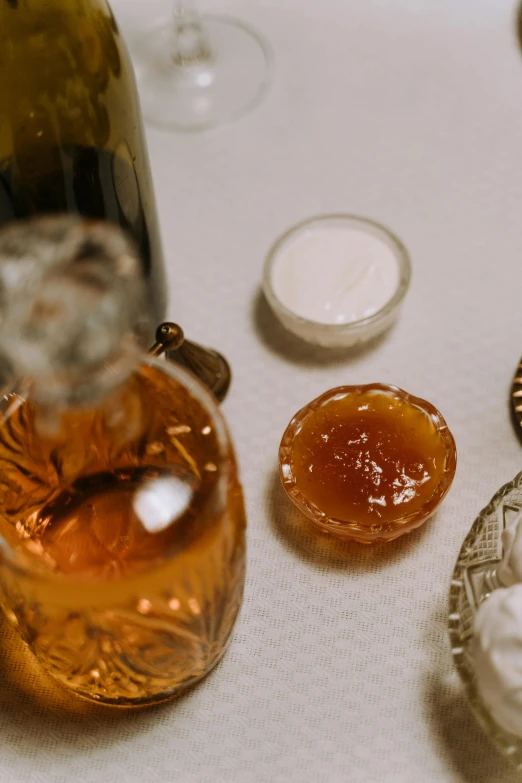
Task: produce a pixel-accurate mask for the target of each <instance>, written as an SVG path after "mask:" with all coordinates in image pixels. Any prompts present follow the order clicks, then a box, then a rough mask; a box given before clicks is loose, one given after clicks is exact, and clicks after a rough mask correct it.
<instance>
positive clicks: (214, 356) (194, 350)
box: [149, 321, 232, 402]
mask: <svg viewBox="0 0 522 783" xmlns="http://www.w3.org/2000/svg"><path fill="white" fill-rule="evenodd" d="M149 353H150V354H152V355H153V356H161V355H162V354H163V353H164V354H165V356H166V357H167V359H168V360H169V361H171V362H175V363H176V364H179V365H181V366H182V367H186V368H187V369H189V370H191V371H192V372H193V373H194V375H196V376H197V377H198V378H199V380H200V381H201V382H202V383H203V384H204V385H205V386H207V388H209V389H210V391H211V392H212V393H213V394H214V396H215V397H216V399H217V400H218V402H223V400H224V399H225V397H226V395H227V392H228V390H229V388H230V383H231V380H232V371H231V369H230V365H229V363H228V362H227V360H226V359H225V357H224V356H222V355H221V354H220V353H218V352H217V351H214V350H213V349H212V348H203V347H202V346H201V345H197V343H192V342H190V341H189V340H186V339H185V335H184V333H183V329H182V328H181V326H178V324H174V323H170V322H168V321H167V322H165V323H163V324H161V325H160V326H159V327H158V329H157V330H156V342H155V343H154V345H153V346H152V348H151V349H150V350H149Z"/></svg>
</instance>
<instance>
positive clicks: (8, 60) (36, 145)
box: [0, 0, 166, 328]
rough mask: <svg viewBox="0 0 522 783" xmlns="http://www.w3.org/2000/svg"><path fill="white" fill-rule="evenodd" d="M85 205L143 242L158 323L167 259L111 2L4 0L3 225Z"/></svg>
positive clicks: (0, 72) (87, 212)
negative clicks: (163, 252) (165, 260)
mask: <svg viewBox="0 0 522 783" xmlns="http://www.w3.org/2000/svg"><path fill="white" fill-rule="evenodd" d="M57 212H76V213H79V214H80V215H82V216H84V217H87V218H93V219H102V220H105V221H109V222H112V223H116V224H118V225H119V226H120V227H121V228H123V229H124V230H126V231H127V232H128V233H129V234H130V235H131V236H132V237H133V239H134V241H135V242H136V245H137V247H138V250H139V255H140V258H141V262H142V264H143V272H144V275H145V278H146V280H147V283H148V287H149V293H150V299H151V301H150V305H151V311H152V314H153V318H154V319H155V320H156V324H154V323H151V328H153V327H154V325H157V323H158V322H159V321H161V320H162V319H163V317H164V315H165V305H166V301H165V290H166V289H165V285H164V266H163V258H162V249H161V242H160V238H159V231H158V221H157V215H156V206H155V200H154V194H153V189H152V182H151V175H150V169H149V162H148V156H147V150H146V145H145V140H144V133H143V127H142V119H141V114H140V107H139V102H138V97H137V92H136V85H135V80H134V73H133V69H132V65H131V63H130V59H129V56H128V53H127V50H126V47H125V44H124V42H123V40H122V38H121V37H120V35H119V32H118V28H117V25H116V22H115V19H114V16H113V14H112V12H111V10H110V9H109V7H108V5H107V3H106V2H105V0H0V226H1V225H3V224H5V223H7V222H9V221H12V220H17V219H22V218H27V217H30V216H33V215H35V214H40V213H57Z"/></svg>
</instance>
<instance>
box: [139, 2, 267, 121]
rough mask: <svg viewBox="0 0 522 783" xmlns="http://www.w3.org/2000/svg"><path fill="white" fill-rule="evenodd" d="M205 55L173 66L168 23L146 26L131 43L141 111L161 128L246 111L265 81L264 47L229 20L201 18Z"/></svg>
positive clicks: (248, 31) (227, 117) (231, 116)
mask: <svg viewBox="0 0 522 783" xmlns="http://www.w3.org/2000/svg"><path fill="white" fill-rule="evenodd" d="M201 24H202V27H203V30H204V33H205V36H206V39H207V40H208V43H209V46H210V56H209V57H208V58H206V59H203V60H202V61H201V62H195V63H191V64H184V65H180V64H176V63H175V62H174V59H173V57H172V34H173V30H172V22H168V21H163V22H160V23H158V24H156V25H155V26H153V27H151V28H149V29H148V30H147V31H146V33H145V34H144V35H143V36H141V38H139V39H138V40H137V41H136V42H135V46H134V47H133V60H134V66H135V69H136V76H137V80H138V86H139V91H140V99H141V107H142V112H143V115H144V117H145V119H146V120H148V121H149V122H150V123H152V124H154V125H156V126H158V127H161V128H164V129H167V130H180V131H197V130H206V129H208V128H213V127H216V126H218V125H224V124H227V123H229V122H232V121H233V120H236V119H238V118H239V117H241V116H242V115H243V114H246V113H247V112H249V111H251V110H252V109H253V108H254V107H255V106H257V104H258V103H259V102H260V101H261V99H262V98H263V96H264V94H265V92H266V90H267V88H268V86H269V83H270V62H271V56H270V50H269V48H268V46H267V44H266V43H265V42H264V41H263V39H262V38H260V37H259V36H258V35H257V33H255V32H254V31H253V30H251V29H250V28H248V27H247V26H245V25H243V24H242V23H240V22H237V21H236V20H234V19H228V18H227V17H218V16H203V17H202V19H201Z"/></svg>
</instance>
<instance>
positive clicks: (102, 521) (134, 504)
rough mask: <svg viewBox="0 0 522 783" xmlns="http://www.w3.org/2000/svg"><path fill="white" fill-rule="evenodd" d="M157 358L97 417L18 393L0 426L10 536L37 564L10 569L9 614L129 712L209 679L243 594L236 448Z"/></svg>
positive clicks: (0, 481)
mask: <svg viewBox="0 0 522 783" xmlns="http://www.w3.org/2000/svg"><path fill="white" fill-rule="evenodd" d="M160 364H161V363H159V362H158V360H154V361H152V360H151V362H150V363H144V364H142V365H141V367H140V369H139V370H138V371H137V372H136V373H135V374H134V375H133V376H132V377H131V379H130V380H129V381H127V383H126V384H125V386H124V387H123V388H122V389H119V390H118V391H117V392H114V393H112V395H110V396H109V397H108V398H107V399H105V400H103V402H102V403H101V404H100V406H99V407H97V408H92V409H87V408H76V409H69V410H66V411H63V412H62V413H59V414H56V416H53V415H49V414H45V413H42V411H41V410H40V409H39V408H37V407H36V406H35V405H33V404H32V403H31V402H24V401H23V400H22V399H21V398H16V397H11V398H10V399H8V400H7V401H6V405H9V406H11V407H12V409H13V412H11V414H10V416H9V417H7V418H6V420H5V422H4V424H3V426H2V427H0V510H1V511H0V534H1V535H2V536H3V538H4V539H5V540H6V541H7V542H8V543H9V545H10V546H11V548H12V549H13V550H14V551H16V552H17V553H18V554H19V555H20V556H21V557H22V560H23V562H24V563H25V564H26V565H27V568H26V576H23V575H22V576H20V574H17V578H16V580H15V579H14V578H13V575H12V572H11V571H10V569H9V568H3V569H2V570H3V571H4V572H5V573H2V581H3V586H2V588H1V590H2V603H3V604H4V608H5V609H6V612H7V614H8V616H9V617H10V619H11V620H13V621H14V622H15V623H16V624H17V625H18V626H19V628H20V630H21V632H22V636H23V638H24V639H25V640H26V641H28V642H29V643H30V646H31V648H32V650H33V652H34V653H35V654H36V656H37V658H38V659H39V661H40V662H41V663H42V664H43V665H44V667H45V668H46V669H47V670H48V671H49V672H50V673H51V674H53V675H54V676H55V677H56V678H57V679H58V680H59V681H60V682H62V683H63V684H65V685H67V686H68V687H69V688H70V689H72V690H73V691H75V692H76V693H77V694H78V695H80V696H84V697H87V698H90V699H94V700H97V701H101V702H104V703H108V704H116V705H121V706H132V705H134V704H136V705H139V704H144V703H150V702H151V701H159V700H162V699H163V698H168V697H169V696H171V695H173V694H174V693H176V692H178V691H179V690H180V689H182V688H184V687H186V686H188V685H190V684H191V683H192V682H194V681H196V680H198V679H199V678H200V677H201V676H203V675H204V674H205V673H206V672H207V671H208V670H209V669H210V668H211V667H212V666H213V665H214V664H215V663H216V662H217V660H219V658H220V656H221V654H222V652H223V651H224V649H225V647H226V643H227V641H228V638H229V636H230V633H231V630H232V627H233V624H234V621H235V619H236V615H237V613H238V611H239V607H240V603H241V598H242V590H243V581H244V568H245V554H244V551H245V550H244V528H245V516H244V509H243V501H242V495H241V488H240V485H239V483H238V480H237V475H236V467H235V462H234V457H233V454H232V453H230V454H227V455H225V457H224V455H223V444H222V442H221V443H220V437H221V438H222V435H220V433H219V432H217V431H216V424H215V421H213V420H212V418H211V416H210V414H209V413H208V412H207V410H206V409H205V407H204V406H203V405H202V404H201V403H200V402H199V401H198V399H196V397H194V396H192V395H191V394H190V392H189V390H188V389H187V387H185V386H184V385H182V384H181V383H179V382H178V381H177V380H176V379H175V378H174V377H172V376H170V375H169V374H167V373H165V372H164V371H163V370H162V369H161V368H160V366H159V365H160ZM0 565H1V560H0ZM31 574H32V575H31Z"/></svg>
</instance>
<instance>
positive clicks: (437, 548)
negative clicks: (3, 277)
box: [0, 0, 522, 783]
mask: <svg viewBox="0 0 522 783" xmlns="http://www.w3.org/2000/svg"><path fill="white" fill-rule="evenodd" d="M113 6H114V9H115V11H116V14H117V16H118V17H119V18H120V20H121V23H122V27H123V30H124V31H132V29H133V28H135V26H136V25H138V24H143V22H144V20H146V19H148V18H150V17H151V16H152V15H153V13H154V12H155V10H156V9H159V8H164V9H167V8H168V6H169V2H168V0H166V1H162V0H114V2H113ZM202 6H203V8H204V9H212V10H213V11H223V12H227V13H231V14H234V15H236V16H239V17H241V18H243V19H244V20H245V21H247V22H249V23H251V24H252V25H254V26H255V27H256V28H257V29H258V30H259V31H260V32H262V33H263V34H264V35H265V36H266V38H267V39H268V40H269V41H270V43H271V45H272V47H273V50H274V55H275V70H274V82H273V87H272V90H271V93H270V95H269V96H268V98H267V100H266V101H265V102H264V103H263V104H262V105H261V106H259V108H258V109H257V110H256V111H255V112H254V113H252V114H250V115H249V116H247V117H245V118H244V119H243V120H241V121H240V122H237V123H235V124H234V125H232V126H231V127H228V128H223V129H221V130H217V131H214V132H210V133H206V134H200V135H174V134H172V135H169V134H166V133H161V132H159V131H154V130H152V129H151V130H149V132H148V140H149V144H150V154H151V160H152V169H153V174H154V179H155V186H156V192H157V198H158V204H159V211H160V219H161V226H162V231H163V237H164V242H165V247H166V251H167V257H168V274H169V283H170V301H171V311H170V315H171V316H173V317H175V318H176V320H179V321H180V322H181V323H182V324H183V326H184V328H185V330H186V331H187V332H188V334H189V335H190V336H191V337H192V338H193V339H196V340H201V341H203V342H206V343H211V344H214V345H216V346H217V347H219V348H220V349H221V350H222V351H223V352H225V353H226V354H227V356H228V357H229V358H230V360H231V363H232V366H233V368H234V373H235V375H234V384H233V388H232V390H231V393H230V396H229V398H228V399H227V401H226V403H225V406H224V408H225V413H226V416H227V418H228V421H229V423H230V425H231V428H232V431H233V434H234V437H235V442H236V445H237V450H238V453H239V457H240V463H241V472H242V479H243V482H244V487H245V493H246V499H247V507H248V521H249V531H248V545H249V556H248V580H247V588H246V598H245V603H244V608H243V611H242V614H241V618H240V621H239V623H238V625H237V629H236V632H235V637H234V641H233V644H232V646H231V647H230V649H229V652H228V654H227V655H226V657H225V659H224V660H223V662H222V664H221V665H220V666H219V667H218V668H217V669H216V671H215V672H214V673H213V674H212V675H211V676H210V677H209V678H208V679H207V680H206V681H205V682H204V683H203V684H202V685H201V686H200V687H198V688H196V689H195V690H193V691H192V692H190V693H189V694H188V695H186V696H185V697H183V698H182V699H180V700H179V701H177V702H173V703H171V704H169V705H167V706H164V707H161V708H159V709H157V710H153V711H148V712H142V713H135V714H132V715H126V716H124V717H123V718H122V717H121V715H119V714H113V713H109V714H108V715H104V716H102V717H98V718H97V717H91V718H89V719H86V718H80V717H78V718H70V719H69V718H67V719H65V718H64V717H63V716H61V715H60V714H59V713H57V714H54V715H53V714H49V713H47V712H44V711H39V709H38V708H37V707H31V708H29V707H28V706H27V704H26V703H25V702H24V700H23V698H22V697H20V695H19V693H18V691H17V689H16V687H15V686H14V685H12V684H9V683H7V684H4V686H3V688H2V689H1V693H0V781H2V783H4V781H5V783H37V782H38V783H69V781H81V783H115V782H116V781H124V782H125V783H337V781H339V782H340V783H343V782H345V781H346V782H347V783H374V782H375V783H381V782H382V783H395V782H397V783H420V781H422V782H423V783H424V782H426V783H432V782H433V783H435V781H464V782H465V783H508V782H509V781H512V780H513V779H514V778H513V774H512V773H511V771H510V770H509V769H508V767H507V766H506V764H505V762H504V761H503V760H502V759H501V758H500V756H499V755H498V754H497V752H496V751H495V749H494V748H493V747H492V746H491V745H490V743H489V742H488V740H487V739H486V738H485V736H484V735H483V733H482V732H481V730H480V729H479V728H478V726H477V725H476V723H475V720H474V718H473V717H472V716H471V714H470V712H469V710H468V707H467V704H466V702H465V700H464V698H463V695H462V690H461V688H460V686H459V683H458V681H457V680H456V677H455V675H454V674H453V672H452V664H451V660H450V654H449V644H448V639H447V632H446V604H447V591H448V584H449V580H450V577H451V572H452V568H453V564H454V561H455V559H456V556H457V553H458V550H459V547H460V544H461V541H462V539H463V537H464V535H465V534H466V532H467V530H468V528H469V527H470V525H471V523H472V521H473V519H474V517H475V515H476V514H477V512H478V511H479V510H480V509H481V508H482V507H483V506H484V505H485V504H486V503H487V502H488V501H489V499H490V497H491V495H492V494H493V492H494V491H495V490H496V489H497V488H498V487H499V486H500V485H501V484H503V483H504V482H505V481H507V480H509V479H511V478H512V477H513V476H514V475H515V473H516V472H517V471H518V470H519V469H520V468H522V447H521V445H520V444H519V442H518V441H517V439H516V437H515V434H514V432H513V430H512V427H511V424H510V421H509V416H508V407H507V394H508V388H509V383H510V379H511V376H512V373H513V371H514V369H515V366H516V363H517V361H518V359H519V356H520V354H521V353H522V328H521V327H522V297H521V290H522V165H521V159H522V54H521V51H520V49H519V47H518V45H517V39H516V35H515V26H514V20H515V6H514V3H513V2H511V0H474V2H468V1H467V0H438V2H436V3H435V2H433V0H351V1H350V0H316V2H313V0H248V2H247V0H243V1H242V2H241V1H240V0H216V2H211V0H208V1H207V2H206V3H205V2H203V3H202ZM328 211H347V212H352V213H357V214H361V215H365V216H368V217H371V218H374V219H375V220H378V221H381V222H383V223H384V224H386V225H388V226H389V227H390V228H392V229H393V230H394V231H395V232H396V233H397V234H398V235H399V236H400V237H401V238H402V239H403V241H404V242H405V244H406V245H407V247H408V248H409V250H410V253H411V256H412V261H413V270H414V276H413V282H412V287H411V290H410V294H409V296H408V298H407V300H406V304H405V308H404V313H403V317H402V319H401V321H400V323H399V325H398V326H397V327H396V328H395V329H394V330H393V331H392V333H391V334H389V336H387V337H386V338H385V339H384V340H382V341H381V342H380V343H379V344H378V345H376V346H374V347H373V348H372V349H370V350H368V351H367V352H361V353H359V354H357V355H355V356H354V355H351V356H346V357H341V358H339V357H337V358H335V359H334V360H332V359H329V358H328V357H327V356H325V355H324V354H323V353H321V352H316V351H314V350H310V349H309V348H306V347H304V346H302V345H300V344H298V343H297V342H296V341H294V340H293V339H292V338H290V337H288V336H287V335H285V334H283V333H282V331H281V329H280V328H278V327H277V325H276V324H275V323H274V320H273V318H272V316H271V315H270V314H269V312H268V311H267V307H266V306H265V304H264V302H263V300H262V298H261V296H260V294H259V281H260V275H261V267H262V263H263V257H264V254H265V251H266V249H267V247H268V246H269V244H270V243H271V242H272V240H273V239H274V238H275V236H276V235H277V234H279V233H280V232H281V231H282V230H284V229H286V228H287V227H288V226H289V225H290V224H292V223H294V222H296V221H298V220H301V219H303V218H305V217H307V216H311V215H314V214H316V213H322V212H328ZM371 381H383V382H391V383H395V384H397V385H399V386H401V387H403V388H405V389H407V390H408V391H410V392H412V393H413V394H416V395H419V396H421V397H425V398H427V399H429V400H431V401H432V402H433V403H434V404H435V405H436V406H437V407H439V408H440V410H441V411H442V413H443V415H444V416H445V417H446V419H447V421H448V423H449V425H450V427H451V429H452V430H453V433H454V435H455V438H456V440H457V445H458V449H459V466H458V471H457V477H456V480H455V483H454V485H453V488H452V490H451V492H450V494H449V496H448V498H447V499H446V501H445V503H444V505H443V507H442V509H441V510H440V512H439V513H438V514H437V516H436V518H435V519H433V521H432V522H431V523H429V524H428V525H426V527H425V528H424V529H422V530H421V531H418V532H416V533H413V534H412V535H410V536H407V537H405V538H404V539H402V540H399V541H398V542H396V543H393V544H389V545H387V546H382V547H377V548H374V549H373V548H361V547H359V548H357V547H351V546H348V545H342V544H336V543H334V542H333V541H332V542H329V541H326V540H324V539H321V538H320V537H318V536H316V535H315V534H314V533H312V532H310V531H309V530H308V529H307V528H306V527H305V526H303V524H302V521H301V519H300V517H299V515H298V514H297V512H296V511H294V510H293V508H292V507H291V506H290V505H289V503H288V501H287V500H286V499H285V497H284V496H283V494H282V492H281V490H280V487H279V483H278V480H277V478H276V457H277V447H278V442H279V439H280V436H281V434H282V432H283V429H284V427H285V426H286V424H287V422H288V420H289V419H290V417H291V416H292V414H293V413H294V412H295V411H296V410H297V409H298V408H300V407H301V406H302V405H303V404H304V403H306V402H307V401H309V400H310V399H311V398H313V397H315V396H316V395H318V394H319V393H321V392H323V391H325V390H326V389H328V388H330V387H332V386H335V385H338V384H342V383H366V382H371Z"/></svg>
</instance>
